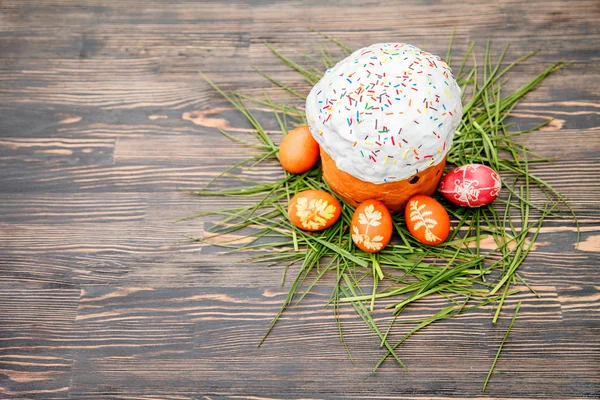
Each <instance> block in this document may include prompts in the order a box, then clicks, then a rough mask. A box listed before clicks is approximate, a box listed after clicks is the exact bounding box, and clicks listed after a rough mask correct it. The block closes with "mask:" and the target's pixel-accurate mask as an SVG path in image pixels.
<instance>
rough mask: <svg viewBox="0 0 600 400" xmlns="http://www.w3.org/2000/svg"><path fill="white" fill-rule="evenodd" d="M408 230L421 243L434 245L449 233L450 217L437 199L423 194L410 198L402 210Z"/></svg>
mask: <svg viewBox="0 0 600 400" xmlns="http://www.w3.org/2000/svg"><path fill="white" fill-rule="evenodd" d="M404 220H405V221H406V227H407V228H408V231H409V232H410V234H411V235H413V237H414V238H415V239H417V240H418V241H419V242H421V243H423V244H427V245H430V246H436V245H438V244H440V243H443V242H444V240H446V239H447V238H448V235H449V234H450V217H449V216H448V212H447V211H446V209H445V208H444V206H443V205H441V204H440V203H439V202H438V201H437V200H435V199H434V198H432V197H429V196H424V195H420V194H419V195H416V196H413V197H411V198H410V200H409V201H408V203H407V204H406V209H405V210H404Z"/></svg>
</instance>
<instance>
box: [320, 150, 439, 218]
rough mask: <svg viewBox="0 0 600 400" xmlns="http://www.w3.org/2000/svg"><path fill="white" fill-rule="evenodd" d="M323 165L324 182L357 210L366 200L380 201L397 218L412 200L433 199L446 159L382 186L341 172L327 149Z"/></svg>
mask: <svg viewBox="0 0 600 400" xmlns="http://www.w3.org/2000/svg"><path fill="white" fill-rule="evenodd" d="M321 164H322V166H323V179H325V181H326V182H327V183H328V184H329V186H331V189H333V191H334V192H335V193H337V194H338V195H339V196H340V197H341V198H343V199H344V200H346V201H347V202H348V203H350V204H351V205H352V206H353V207H356V206H358V205H359V204H360V203H362V202H363V201H365V200H368V199H377V200H379V201H381V202H383V203H384V204H385V205H386V206H387V208H388V209H389V210H390V213H392V214H397V213H399V212H400V211H402V210H404V206H405V205H406V203H407V202H408V200H409V199H410V198H411V197H412V196H414V195H417V194H424V195H427V196H431V195H432V194H433V193H434V192H435V190H436V189H437V187H438V184H439V183H440V179H441V178H442V175H443V174H444V166H445V165H446V158H445V157H444V160H443V161H442V162H441V163H439V164H437V165H434V166H432V167H429V168H427V169H426V170H424V171H422V172H419V173H418V174H415V175H413V176H411V177H410V178H408V179H404V180H401V181H395V182H389V183H379V184H377V183H371V182H365V181H363V180H361V179H358V178H356V177H354V176H352V175H350V174H349V173H347V172H344V171H342V170H340V169H338V167H337V166H336V165H335V161H333V159H332V158H331V157H329V154H327V153H325V152H324V151H323V149H321Z"/></svg>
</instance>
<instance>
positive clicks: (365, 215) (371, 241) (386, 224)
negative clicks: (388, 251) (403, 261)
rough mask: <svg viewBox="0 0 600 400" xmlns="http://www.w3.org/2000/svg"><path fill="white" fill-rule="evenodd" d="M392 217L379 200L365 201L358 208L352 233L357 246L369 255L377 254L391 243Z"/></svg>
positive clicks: (353, 217) (354, 216) (351, 227)
mask: <svg viewBox="0 0 600 400" xmlns="http://www.w3.org/2000/svg"><path fill="white" fill-rule="evenodd" d="M392 229H393V224H392V216H391V215H390V211H389V210H388V208H387V207H386V206H385V204H383V203H382V202H381V201H379V200H374V199H373V200H365V201H363V202H362V203H360V204H359V205H358V207H356V211H354V215H353V216H352V224H351V225H350V231H351V233H352V240H353V241H354V244H356V246H357V247H358V248H359V249H361V250H363V251H366V252H367V253H376V252H378V251H380V250H382V249H383V248H384V247H385V246H387V244H388V243H389V242H390V238H391V237H392Z"/></svg>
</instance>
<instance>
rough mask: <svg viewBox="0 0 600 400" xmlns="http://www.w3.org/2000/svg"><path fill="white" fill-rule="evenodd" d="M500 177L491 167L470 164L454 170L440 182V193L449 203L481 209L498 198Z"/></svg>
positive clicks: (500, 185)
mask: <svg viewBox="0 0 600 400" xmlns="http://www.w3.org/2000/svg"><path fill="white" fill-rule="evenodd" d="M501 187H502V184H501V183H500V177H499V176H498V173H497V172H496V171H494V170H493V169H491V168H490V167H488V166H486V165H482V164H468V165H463V166H462V167H457V168H454V169H453V170H452V171H450V172H448V173H447V174H446V175H445V176H444V177H443V178H442V181H441V182H440V187H439V191H440V193H441V194H442V196H444V197H445V198H446V199H448V201H450V202H452V203H454V204H457V205H459V206H463V207H481V206H484V205H486V204H490V203H491V202H492V201H494V200H495V199H496V197H498V193H499V192H500V188H501Z"/></svg>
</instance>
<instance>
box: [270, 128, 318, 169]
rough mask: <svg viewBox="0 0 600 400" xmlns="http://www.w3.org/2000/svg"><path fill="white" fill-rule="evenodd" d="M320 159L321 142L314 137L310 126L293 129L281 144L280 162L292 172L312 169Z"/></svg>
mask: <svg viewBox="0 0 600 400" xmlns="http://www.w3.org/2000/svg"><path fill="white" fill-rule="evenodd" d="M318 159H319V144H318V143H317V141H316V140H315V139H314V138H313V137H312V134H311V133H310V130H309V129H308V126H300V127H298V128H296V129H292V130H291V131H289V132H288V134H287V135H285V137H284V138H283V140H282V141H281V144H280V145H279V162H280V163H281V166H282V167H283V169H285V170H286V171H288V172H291V173H292V174H301V173H303V172H306V171H308V170H309V169H311V168H312V167H313V166H314V165H315V164H316V163H317V160H318Z"/></svg>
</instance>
